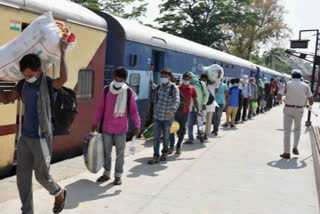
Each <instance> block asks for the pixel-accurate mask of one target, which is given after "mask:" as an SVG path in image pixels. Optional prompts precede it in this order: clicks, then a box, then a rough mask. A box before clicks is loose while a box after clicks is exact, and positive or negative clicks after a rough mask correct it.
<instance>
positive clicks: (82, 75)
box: [77, 69, 94, 100]
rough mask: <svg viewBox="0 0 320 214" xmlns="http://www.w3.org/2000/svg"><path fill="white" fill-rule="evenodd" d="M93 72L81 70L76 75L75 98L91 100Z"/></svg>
mask: <svg viewBox="0 0 320 214" xmlns="http://www.w3.org/2000/svg"><path fill="white" fill-rule="evenodd" d="M93 88H94V71H93V70H90V69H81V70H80V71H79V74H78V87H77V98H78V99H82V100H88V99H91V98H93Z"/></svg>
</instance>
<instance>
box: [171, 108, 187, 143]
mask: <svg viewBox="0 0 320 214" xmlns="http://www.w3.org/2000/svg"><path fill="white" fill-rule="evenodd" d="M188 116H189V114H183V113H180V112H179V113H177V114H176V117H175V119H176V121H177V122H178V123H179V125H180V129H179V131H178V143H177V149H180V147H181V144H182V141H183V138H184V135H185V134H186V131H187V130H186V124H187V121H188ZM174 141H175V139H174V134H170V147H172V148H173V147H174V143H175V142H174Z"/></svg>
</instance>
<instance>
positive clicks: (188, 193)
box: [0, 107, 320, 214]
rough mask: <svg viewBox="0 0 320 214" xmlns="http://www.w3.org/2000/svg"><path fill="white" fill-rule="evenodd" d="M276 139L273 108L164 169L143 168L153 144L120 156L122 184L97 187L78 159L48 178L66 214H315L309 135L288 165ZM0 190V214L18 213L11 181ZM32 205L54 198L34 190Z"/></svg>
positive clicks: (278, 128)
mask: <svg viewBox="0 0 320 214" xmlns="http://www.w3.org/2000/svg"><path fill="white" fill-rule="evenodd" d="M315 111H319V112H320V110H319V109H318V108H315ZM305 115H306V114H305ZM313 123H314V124H318V125H320V120H319V119H318V118H315V119H314V120H313ZM282 138H283V130H282V107H277V108H274V109H273V110H272V111H270V112H268V113H266V114H263V115H259V116H257V117H255V118H254V119H253V120H250V121H248V122H246V123H245V124H239V125H238V126H237V128H236V129H224V130H222V131H221V132H220V136H219V137H217V138H210V140H209V141H208V142H207V143H205V144H200V143H197V144H194V145H184V146H183V149H182V150H183V153H182V155H181V156H176V155H173V156H170V158H169V160H168V162H166V163H161V164H158V165H154V166H150V165H147V164H146V162H147V161H148V159H149V158H150V157H151V156H152V153H153V152H152V142H147V143H143V144H142V145H141V146H140V147H139V148H138V152H137V153H136V154H135V155H133V156H130V155H128V156H127V158H126V164H125V170H126V173H125V175H124V176H123V185H122V186H113V185H112V184H111V181H110V182H107V183H105V184H97V183H95V180H96V179H97V177H98V176H99V175H100V174H90V173H88V172H86V171H85V169H84V166H83V160H82V157H78V158H75V159H72V160H68V161H64V162H61V163H58V164H55V165H53V166H52V175H53V177H55V178H57V177H58V180H60V182H59V184H61V185H62V186H64V187H65V188H66V189H67V190H68V197H67V204H66V208H65V210H64V211H63V212H62V213H66V214H67V213H76V214H82V213H83V214H84V213H86V214H87V213H95V214H100V213H101V214H103V213H112V214H131V213H132V214H134V213H139V214H140V213H141V214H144V213H146V214H147V213H148V214H150V213H151V214H180V213H186V214H188V213H190V214H198V213H199V214H207V213H210V214H211V213H217V214H231V213H232V214H234V213H239V214H242V213H243V214H270V213H275V214H287V213H290V214H318V213H319V204H318V198H317V189H316V182H315V176H314V169H313V160H312V151H311V145H310V139H309V133H308V130H307V129H306V130H304V132H303V136H302V139H301V144H300V153H301V155H300V156H299V157H294V158H292V159H290V160H284V159H281V158H280V157H279V154H280V153H281V152H282V148H283V146H282ZM0 189H1V194H0V210H1V214H15V213H20V211H19V209H20V206H21V205H20V201H19V198H18V195H17V189H16V187H15V178H9V179H5V180H1V181H0ZM34 206H35V213H41V214H46V213H51V209H52V206H53V198H52V197H51V196H50V195H49V194H48V193H47V192H46V190H44V189H42V188H40V187H39V186H37V187H36V188H35V191H34Z"/></svg>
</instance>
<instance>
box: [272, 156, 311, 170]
mask: <svg viewBox="0 0 320 214" xmlns="http://www.w3.org/2000/svg"><path fill="white" fill-rule="evenodd" d="M267 165H268V166H270V167H275V168H279V169H302V168H305V167H306V166H307V163H306V162H305V161H304V160H302V161H299V162H298V158H291V159H283V158H281V159H280V160H277V161H271V162H269V163H267Z"/></svg>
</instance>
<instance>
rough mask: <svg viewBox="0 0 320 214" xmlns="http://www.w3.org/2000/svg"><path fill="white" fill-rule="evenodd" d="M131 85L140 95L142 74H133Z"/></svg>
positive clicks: (130, 80)
mask: <svg viewBox="0 0 320 214" xmlns="http://www.w3.org/2000/svg"><path fill="white" fill-rule="evenodd" d="M129 85H130V87H131V88H132V89H133V90H134V92H136V94H137V96H139V86H140V74H131V75H130V79H129Z"/></svg>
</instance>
